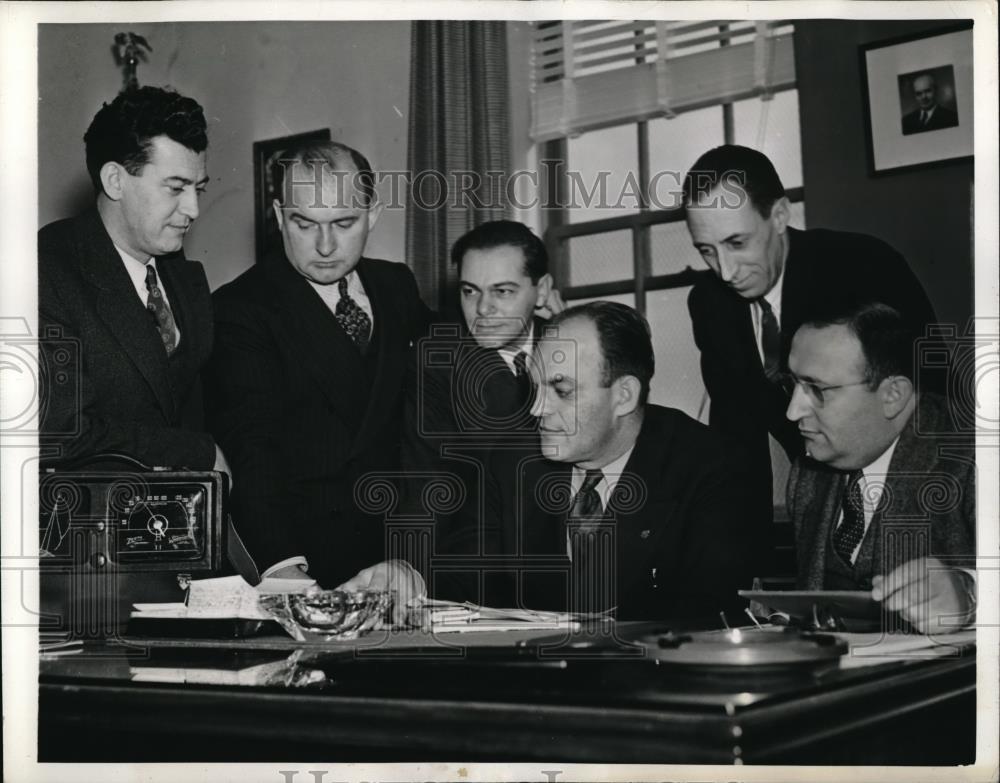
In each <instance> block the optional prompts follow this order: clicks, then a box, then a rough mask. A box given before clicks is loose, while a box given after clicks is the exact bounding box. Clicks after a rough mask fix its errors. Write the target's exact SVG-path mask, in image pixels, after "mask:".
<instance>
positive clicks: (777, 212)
mask: <svg viewBox="0 0 1000 783" xmlns="http://www.w3.org/2000/svg"><path fill="white" fill-rule="evenodd" d="M791 216H792V213H791V212H790V210H789V206H788V199H787V198H786V197H785V196H782V197H781V198H779V199H778V200H777V201H775V202H774V205H773V206H772V207H771V223H772V224H773V225H774V229H775V231H777V232H778V233H779V234H784V233H785V229H786V228H788V220H789V219H790V218H791Z"/></svg>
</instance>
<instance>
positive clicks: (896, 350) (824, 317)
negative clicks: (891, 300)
mask: <svg viewBox="0 0 1000 783" xmlns="http://www.w3.org/2000/svg"><path fill="white" fill-rule="evenodd" d="M803 326H810V327H812V328H814V329H822V328H824V327H828V326H846V327H847V328H848V329H850V330H851V331H852V332H853V333H854V335H855V337H857V338H858V342H860V343H861V351H862V353H863V354H864V357H865V380H866V381H867V382H868V386H869V388H871V389H876V388H878V385H879V384H880V383H881V382H882V381H883V380H885V379H886V378H888V377H890V376H892V375H902V376H904V377H906V378H909V379H910V380H911V381H912V380H914V378H913V375H914V373H913V346H914V340H915V339H916V337H917V335H915V334H914V333H913V330H912V329H911V328H909V327H908V326H907V324H906V321H905V320H904V319H903V316H902V314H900V312H899V310H897V309H896V308H894V307H890V306H889V305H887V304H883V303H882V302H861V303H854V304H851V305H850V306H847V307H843V308H841V309H839V310H830V311H828V312H825V313H820V314H818V315H817V316H815V317H813V318H810V319H809V320H807V321H806V322H805V323H804V324H803Z"/></svg>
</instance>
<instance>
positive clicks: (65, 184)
mask: <svg viewBox="0 0 1000 783" xmlns="http://www.w3.org/2000/svg"><path fill="white" fill-rule="evenodd" d="M126 29H127V30H130V31H132V32H135V33H138V34H139V35H142V36H145V38H146V40H147V41H149V43H150V45H151V46H152V47H153V51H152V52H151V53H150V54H149V63H148V64H141V65H140V66H139V82H140V84H149V85H171V86H173V87H175V88H176V89H177V90H178V91H180V92H181V93H184V94H188V95H190V96H192V97H194V98H196V99H197V100H198V101H199V102H201V104H202V105H203V106H204V107H205V114H206V117H207V119H208V123H209V152H208V169H209V176H210V177H211V182H210V184H209V187H208V192H207V194H206V195H205V197H204V198H203V199H202V202H201V216H200V217H199V219H198V221H197V222H196V223H195V224H194V226H193V227H192V228H191V231H190V232H189V234H188V237H187V240H186V242H185V249H186V251H187V254H188V256H189V257H191V258H194V259H198V260H200V261H202V262H204V264H205V269H206V271H207V273H208V278H209V282H210V283H211V285H212V287H213V288H215V287H217V286H219V285H221V284H222V283H224V282H227V281H228V280H231V279H232V278H234V277H236V276H237V275H238V274H239V273H240V272H242V271H243V270H245V269H247V268H248V267H249V266H250V265H251V264H252V263H253V259H254V224H253V157H252V150H253V142H254V141H257V140H260V139H268V138H273V137H275V136H284V135H287V134H290V133H299V132H302V131H307V130H315V129H318V128H324V127H328V128H329V129H330V133H331V136H332V138H333V139H336V140H341V141H344V142H346V143H348V144H351V145H352V146H356V147H358V148H359V149H361V150H362V151H363V152H364V153H365V154H366V155H368V157H369V159H370V160H371V162H372V165H373V166H374V167H375V168H376V169H380V170H383V171H384V170H402V169H403V168H405V166H406V132H407V116H408V111H409V74H410V23H409V22H408V21H391V22H350V23H348V22H301V23H300V22H268V23H266V24H265V23H254V22H240V23H225V22H216V23H198V24H135V25H127V26H126V25H123V24H115V25H105V24H91V25H40V26H39V36H38V39H39V40H38V44H39V48H38V62H39V67H38V90H39V107H38V128H39V130H38V134H39V139H38V141H39V144H38V147H39V164H38V168H39V171H38V175H39V180H38V181H39V196H38V198H39V225H45V224H46V223H48V222H50V221H52V220H56V219H58V218H61V217H66V216H69V215H71V214H74V213H75V212H78V211H80V209H81V208H83V207H85V206H86V205H87V204H89V203H90V202H91V201H92V198H93V196H92V189H91V186H90V181H89V179H88V177H87V171H86V166H85V164H84V150H83V141H82V139H83V134H84V132H85V131H86V129H87V126H88V125H89V124H90V121H91V119H92V118H93V116H94V113H95V112H96V111H97V110H98V108H100V106H101V103H102V102H104V101H108V100H110V99H111V98H113V97H114V95H115V94H116V93H117V91H118V90H119V89H120V88H121V70H120V69H119V68H118V67H117V66H115V64H114V61H113V59H112V55H111V44H112V42H113V40H114V35H115V33H117V32H121V31H123V30H126ZM404 234H405V221H404V213H403V211H402V210H386V211H385V212H384V213H383V215H382V218H381V220H380V221H379V224H378V226H377V227H376V229H375V232H374V234H373V236H372V238H371V239H370V241H369V246H368V254H369V255H372V256H376V257H382V258H389V259H393V260H399V261H402V260H404V248H405V242H404Z"/></svg>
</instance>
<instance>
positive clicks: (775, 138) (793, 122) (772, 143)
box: [733, 90, 802, 188]
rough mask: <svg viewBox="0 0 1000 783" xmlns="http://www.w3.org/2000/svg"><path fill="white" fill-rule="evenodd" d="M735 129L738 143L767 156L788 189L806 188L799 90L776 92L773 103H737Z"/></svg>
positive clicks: (748, 101) (749, 101) (734, 113)
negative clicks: (804, 183)
mask: <svg viewBox="0 0 1000 783" xmlns="http://www.w3.org/2000/svg"><path fill="white" fill-rule="evenodd" d="M733 126H734V130H735V132H736V133H735V135H736V143H737V144H742V145H743V146H745V147H753V148H754V149H758V150H760V151H761V152H763V153H764V154H765V155H767V157H769V158H770V159H771V162H772V163H773V164H774V168H775V169H776V170H777V172H778V176H779V177H781V182H782V184H783V185H784V186H785V187H786V188H798V187H801V186H802V144H801V141H802V139H801V135H800V133H799V93H798V90H784V91H782V92H779V93H775V95H774V97H773V98H772V99H771V100H769V101H762V100H761V99H760V98H750V99H748V100H745V101H737V102H736V103H734V104H733Z"/></svg>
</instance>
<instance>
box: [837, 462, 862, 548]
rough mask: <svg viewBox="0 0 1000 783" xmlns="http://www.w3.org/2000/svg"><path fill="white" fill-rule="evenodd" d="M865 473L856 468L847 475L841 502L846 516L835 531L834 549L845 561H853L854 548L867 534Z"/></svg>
mask: <svg viewBox="0 0 1000 783" xmlns="http://www.w3.org/2000/svg"><path fill="white" fill-rule="evenodd" d="M863 475H864V474H863V473H862V472H861V471H860V470H855V471H852V472H851V473H850V474H849V475H848V476H847V486H846V487H845V488H844V499H843V501H842V502H841V508H842V511H843V514H844V518H843V519H842V520H841V522H840V526H839V527H838V528H837V529H836V530H835V531H834V532H833V549H834V551H835V552H836V553H837V554H838V555H840V557H841V558H843V560H844V562H845V563H850V562H851V555H852V554H853V553H854V549H855V548H856V547H857V545H858V544H859V543H860V541H861V539H862V538H864V536H865V505H864V501H863V499H862V497H861V478H862V476H863Z"/></svg>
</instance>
